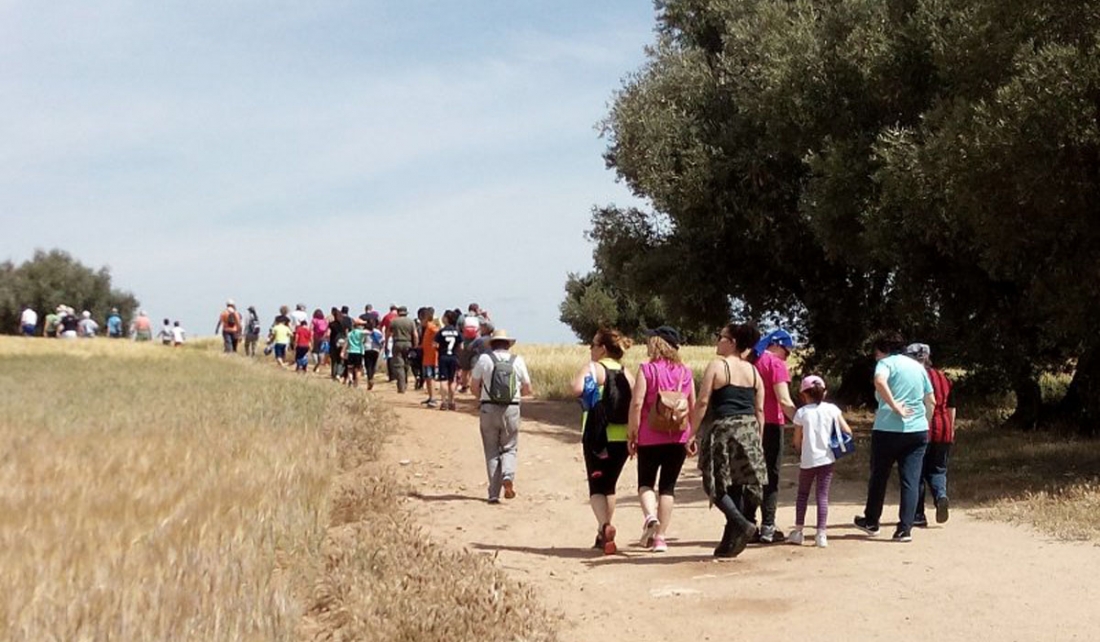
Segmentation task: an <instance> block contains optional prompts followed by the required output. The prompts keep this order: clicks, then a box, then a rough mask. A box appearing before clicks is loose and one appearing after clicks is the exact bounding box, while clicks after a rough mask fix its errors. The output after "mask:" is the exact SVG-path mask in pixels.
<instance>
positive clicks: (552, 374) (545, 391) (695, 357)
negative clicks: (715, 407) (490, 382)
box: [512, 343, 716, 400]
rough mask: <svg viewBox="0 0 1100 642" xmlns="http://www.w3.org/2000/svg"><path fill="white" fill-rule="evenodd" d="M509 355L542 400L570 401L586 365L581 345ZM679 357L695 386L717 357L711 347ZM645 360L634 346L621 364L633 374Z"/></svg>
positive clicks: (521, 348) (521, 349) (521, 347)
mask: <svg viewBox="0 0 1100 642" xmlns="http://www.w3.org/2000/svg"><path fill="white" fill-rule="evenodd" d="M512 351H513V352H515V353H516V354H519V355H522V356H523V360H524V361H525V362H526V363H527V369H528V370H529V371H530V374H531V381H532V385H533V386H534V388H535V393H536V394H537V395H538V396H539V398H541V399H551V400H563V399H572V398H573V392H572V390H571V388H570V386H571V383H572V381H573V377H574V375H576V374H577V372H578V371H579V370H580V369H581V368H583V367H585V366H586V365H587V364H588V363H589V356H588V346H584V345H565V344H559V345H551V344H524V343H517V344H516V346H515V348H513V350H512ZM680 356H681V358H682V359H683V360H684V363H686V364H687V365H688V366H690V367H691V369H692V370H693V371H694V372H695V379H696V383H698V382H699V380H700V379H701V378H702V376H703V371H704V370H705V369H706V367H707V364H708V363H710V361H711V360H712V359H714V358H715V356H716V355H715V351H714V346H684V347H682V348H681V349H680ZM645 360H646V349H645V346H644V345H635V346H633V347H632V348H630V350H628V351H627V353H626V356H625V357H624V358H623V364H624V365H625V366H626V367H627V368H628V369H630V370H632V371H633V370H636V369H637V367H638V365H639V364H641V363H642V362H644V361H645Z"/></svg>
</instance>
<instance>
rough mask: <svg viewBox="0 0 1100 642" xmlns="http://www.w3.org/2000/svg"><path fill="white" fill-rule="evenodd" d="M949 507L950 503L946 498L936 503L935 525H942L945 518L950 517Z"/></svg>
mask: <svg viewBox="0 0 1100 642" xmlns="http://www.w3.org/2000/svg"><path fill="white" fill-rule="evenodd" d="M950 506H951V501H950V500H948V499H947V498H946V497H941V498H940V500H939V501H938V502H936V523H937V524H942V523H944V522H946V521H947V518H949V517H951V512H950V510H949V508H950Z"/></svg>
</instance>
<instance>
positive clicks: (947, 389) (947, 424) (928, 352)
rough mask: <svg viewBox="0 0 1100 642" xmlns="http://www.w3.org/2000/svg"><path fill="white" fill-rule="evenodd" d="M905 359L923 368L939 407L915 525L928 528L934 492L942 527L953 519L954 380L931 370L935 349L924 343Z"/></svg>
mask: <svg viewBox="0 0 1100 642" xmlns="http://www.w3.org/2000/svg"><path fill="white" fill-rule="evenodd" d="M905 356H907V357H910V358H912V359H916V361H917V362H918V363H920V364H921V365H922V366H924V369H925V371H926V372H927V373H928V379H929V380H930V381H931V382H932V394H934V395H935V397H936V405H935V406H934V407H933V409H932V415H931V417H930V418H929V420H928V448H927V449H926V450H925V451H924V462H923V464H922V466H921V476H920V491H919V493H918V494H917V515H916V517H914V518H913V525H914V526H919V527H921V528H923V527H925V526H928V517H926V516H925V514H924V492H925V488H926V487H927V488H928V489H929V490H931V491H932V502H933V504H934V505H935V507H936V523H937V524H942V523H944V522H946V521H947V519H948V518H949V517H950V515H951V514H950V500H949V499H948V498H947V461H948V459H949V458H950V455H951V446H952V444H954V443H955V396H954V395H953V394H952V392H951V380H950V379H948V378H947V375H945V374H944V373H943V372H942V371H940V370H937V369H936V368H933V367H932V349H931V348H929V347H928V344H925V343H911V344H909V345H908V346H906V348H905Z"/></svg>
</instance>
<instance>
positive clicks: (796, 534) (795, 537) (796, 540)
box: [787, 528, 803, 546]
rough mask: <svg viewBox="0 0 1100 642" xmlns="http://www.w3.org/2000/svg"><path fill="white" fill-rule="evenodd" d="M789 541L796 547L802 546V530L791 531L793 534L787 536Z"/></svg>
mask: <svg viewBox="0 0 1100 642" xmlns="http://www.w3.org/2000/svg"><path fill="white" fill-rule="evenodd" d="M787 541H788V542H790V543H791V544H794V545H795V546H802V541H803V540H802V529H801V528H795V529H793V530H792V531H791V534H790V535H788V536H787Z"/></svg>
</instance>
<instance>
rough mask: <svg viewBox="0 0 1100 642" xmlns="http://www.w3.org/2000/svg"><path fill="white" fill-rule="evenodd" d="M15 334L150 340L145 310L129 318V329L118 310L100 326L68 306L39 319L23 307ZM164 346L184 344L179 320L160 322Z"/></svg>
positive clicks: (89, 315)
mask: <svg viewBox="0 0 1100 642" xmlns="http://www.w3.org/2000/svg"><path fill="white" fill-rule="evenodd" d="M19 334H21V335H23V336H26V337H37V336H41V337H46V338H57V339H94V338H96V337H100V336H103V337H107V338H110V339H125V338H127V337H129V338H130V339H133V340H134V341H152V340H153V339H154V336H153V322H152V320H151V319H150V318H149V315H148V314H147V313H146V312H145V310H139V311H138V313H137V315H136V316H134V318H133V319H131V321H130V324H129V326H125V325H124V324H123V321H122V315H120V314H119V311H118V308H111V310H110V312H108V313H107V316H106V317H105V318H103V324H102V325H101V324H100V323H99V322H98V321H96V320H95V317H94V316H93V314H92V312H91V311H89V310H84V311H82V312H80V313H79V314H77V312H76V310H75V309H73V308H72V307H70V306H68V305H64V304H62V305H59V306H57V308H56V309H55V310H54V311H52V312H49V313H47V314H46V315H45V316H44V317H42V318H41V319H39V315H38V312H37V311H36V310H35V309H34V308H32V307H31V306H29V305H28V306H23V311H22V312H21V313H20V315H19ZM156 338H158V339H160V340H161V342H162V343H163V344H164V345H170V346H180V345H183V343H185V342H186V341H187V332H186V331H185V330H184V329H183V327H182V326H181V325H180V322H179V321H171V320H169V319H165V320H164V324H163V325H162V326H161V330H160V333H159V334H157V335H156Z"/></svg>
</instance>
